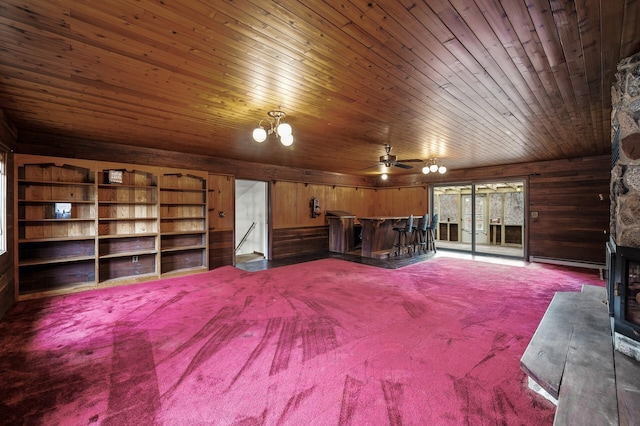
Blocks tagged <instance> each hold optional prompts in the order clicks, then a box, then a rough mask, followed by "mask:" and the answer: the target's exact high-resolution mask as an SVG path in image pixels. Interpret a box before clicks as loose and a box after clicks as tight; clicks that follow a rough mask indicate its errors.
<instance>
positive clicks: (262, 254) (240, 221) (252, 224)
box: [234, 179, 269, 264]
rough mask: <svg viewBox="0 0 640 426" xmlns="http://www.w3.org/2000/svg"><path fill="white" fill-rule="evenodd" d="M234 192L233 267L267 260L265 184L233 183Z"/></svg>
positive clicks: (252, 181) (249, 181) (242, 181)
mask: <svg viewBox="0 0 640 426" xmlns="http://www.w3.org/2000/svg"><path fill="white" fill-rule="evenodd" d="M235 192H236V196H235V210H236V211H235V241H234V247H235V259H236V262H235V263H236V264H238V263H245V262H252V261H257V260H264V259H268V258H269V253H268V248H269V244H268V241H269V236H268V229H269V227H268V215H267V212H268V196H267V192H268V184H267V182H262V181H254V180H243V179H236V188H235Z"/></svg>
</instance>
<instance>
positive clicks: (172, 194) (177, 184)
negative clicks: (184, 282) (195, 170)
mask: <svg viewBox="0 0 640 426" xmlns="http://www.w3.org/2000/svg"><path fill="white" fill-rule="evenodd" d="M160 179H161V185H160V241H161V242H160V247H161V249H160V250H161V262H160V263H161V267H162V270H161V272H162V273H163V274H167V273H174V272H182V271H183V270H194V269H195V270H198V269H204V268H206V267H207V179H206V176H194V175H189V174H175V173H165V174H163V175H162V176H161V178H160Z"/></svg>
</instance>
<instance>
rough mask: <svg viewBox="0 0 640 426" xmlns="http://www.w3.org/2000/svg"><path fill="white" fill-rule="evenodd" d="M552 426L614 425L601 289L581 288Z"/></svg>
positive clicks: (610, 356) (613, 377)
mask: <svg viewBox="0 0 640 426" xmlns="http://www.w3.org/2000/svg"><path fill="white" fill-rule="evenodd" d="M580 294H581V297H580V301H579V303H578V305H577V309H576V310H575V311H574V317H575V318H574V321H573V332H572V333H571V342H570V343H569V349H568V352H567V356H566V363H565V366H564V374H563V375H562V380H561V386H560V395H559V397H558V408H557V410H556V416H555V419H554V423H553V424H554V425H617V424H619V423H618V406H617V405H618V401H617V396H616V374H615V369H614V361H613V338H612V336H611V325H610V320H609V311H608V309H607V305H606V304H605V301H606V295H605V289H604V288H603V287H597V286H583V289H582V293H580Z"/></svg>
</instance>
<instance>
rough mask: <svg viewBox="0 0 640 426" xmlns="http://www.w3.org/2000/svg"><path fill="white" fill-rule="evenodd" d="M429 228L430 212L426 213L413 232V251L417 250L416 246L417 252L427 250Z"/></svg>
mask: <svg viewBox="0 0 640 426" xmlns="http://www.w3.org/2000/svg"><path fill="white" fill-rule="evenodd" d="M428 229H429V213H425V214H424V216H422V219H420V223H419V225H418V226H416V227H415V228H414V231H415V232H414V234H413V246H414V248H413V251H414V252H415V251H416V247H417V248H418V250H417V252H418V253H420V252H421V251H423V252H425V253H426V252H427V231H428Z"/></svg>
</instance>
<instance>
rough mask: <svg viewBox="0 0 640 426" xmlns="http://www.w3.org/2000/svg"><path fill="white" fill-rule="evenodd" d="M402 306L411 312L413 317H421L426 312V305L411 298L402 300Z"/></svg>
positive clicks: (410, 314)
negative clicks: (412, 300) (410, 299)
mask: <svg viewBox="0 0 640 426" xmlns="http://www.w3.org/2000/svg"><path fill="white" fill-rule="evenodd" d="M402 307H403V308H404V310H405V311H407V313H408V314H409V316H410V317H411V318H415V319H417V318H420V317H421V316H422V315H424V313H425V310H426V309H425V307H424V305H422V304H420V303H416V302H411V301H409V300H403V301H402Z"/></svg>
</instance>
